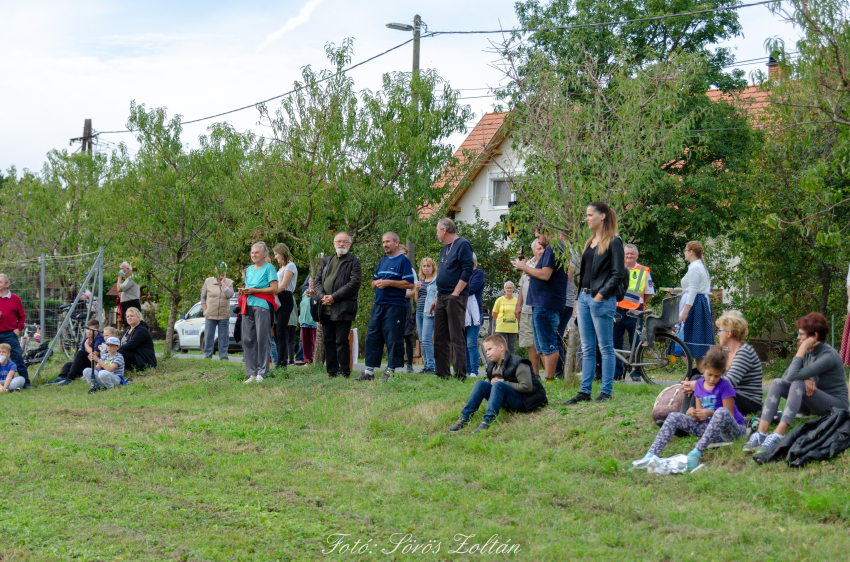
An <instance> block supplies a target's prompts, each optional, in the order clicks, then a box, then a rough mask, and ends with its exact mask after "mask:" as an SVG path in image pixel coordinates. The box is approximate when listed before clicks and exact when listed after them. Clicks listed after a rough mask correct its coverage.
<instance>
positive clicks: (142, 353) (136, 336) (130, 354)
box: [118, 307, 156, 371]
mask: <svg viewBox="0 0 850 562" xmlns="http://www.w3.org/2000/svg"><path fill="white" fill-rule="evenodd" d="M124 314H125V317H126V318H127V324H128V325H129V327H128V328H127V330H126V331H125V332H124V335H123V336H121V348H120V349H118V351H119V353H121V355H122V356H123V357H124V364H125V365H126V367H127V368H128V369H133V370H135V371H144V370H145V369H147V368H148V367H156V353H155V352H154V348H153V338H152V337H151V333H150V331H148V325H147V324H146V323H145V321H144V320H142V313H141V312H139V309H138V308H136V307H131V308H128V309H127V311H126V312H125V313H124Z"/></svg>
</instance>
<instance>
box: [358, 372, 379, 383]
mask: <svg viewBox="0 0 850 562" xmlns="http://www.w3.org/2000/svg"><path fill="white" fill-rule="evenodd" d="M354 380H356V381H373V380H375V375H373V374H372V373H370V372H368V371H363V372H362V373H360V376H359V377H357V378H356V379H354Z"/></svg>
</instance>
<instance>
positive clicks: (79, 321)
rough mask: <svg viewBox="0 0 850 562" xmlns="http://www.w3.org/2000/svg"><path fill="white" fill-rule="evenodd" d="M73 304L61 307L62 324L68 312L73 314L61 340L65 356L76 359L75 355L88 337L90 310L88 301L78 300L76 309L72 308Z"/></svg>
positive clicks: (93, 305) (93, 307)
mask: <svg viewBox="0 0 850 562" xmlns="http://www.w3.org/2000/svg"><path fill="white" fill-rule="evenodd" d="M71 306H72V305H71V304H65V305H62V306H60V307H59V311H60V313H61V314H60V316H59V318H60V321H59V323H60V325H61V323H62V320H63V319H64V317H65V316H67V315H68V314H70V315H71V320H70V321H69V322H68V325H67V326H66V327H65V331H64V332H63V333H62V339H61V341H60V342H59V343H60V344H61V345H62V352H63V353H64V354H65V357H67V358H68V359H70V360H72V361H73V359H74V355H75V354H76V353H77V350H78V349H80V346H81V345H82V344H83V339H84V338H85V337H86V314H87V312H88V303H86V302H78V303H77V307H76V308H75V309H74V310H71ZM95 306H96V305H95V304H94V303H93V304H92V313H93V312H94V310H96V308H95Z"/></svg>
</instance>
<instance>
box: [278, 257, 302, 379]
mask: <svg viewBox="0 0 850 562" xmlns="http://www.w3.org/2000/svg"><path fill="white" fill-rule="evenodd" d="M272 251H273V252H274V257H275V259H276V260H277V263H278V264H279V265H280V269H278V270H277V298H278V301H280V307H279V308H278V309H277V310H276V311H275V329H274V339H275V344H276V345H275V347H276V348H277V357H278V359H277V363H276V364H275V367H280V368H286V366H287V365H292V364H294V363H295V355H294V354H290V352H291V351H292V348H293V344H294V343H295V340H294V334H295V333H294V332H293V331H290V330H289V318H290V316H291V315H292V311H293V310H294V309H295V297H294V296H293V292H294V291H295V287H296V285H297V284H298V268H297V267H295V264H294V263H293V261H292V258H291V257H290V255H289V248H288V247H287V246H286V244H284V243H280V244H276V245H275V247H274V248H272Z"/></svg>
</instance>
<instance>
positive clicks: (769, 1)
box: [428, 0, 777, 36]
mask: <svg viewBox="0 0 850 562" xmlns="http://www.w3.org/2000/svg"><path fill="white" fill-rule="evenodd" d="M776 2H777V0H763V1H762V2H753V3H751V4H738V5H736V6H726V7H721V8H711V9H708V10H695V11H693V12H682V13H681V14H664V15H661V16H649V17H645V18H635V19H630V20H619V21H606V22H597V23H578V24H571V25H560V26H554V27H539V28H521V29H511V30H508V29H494V30H490V31H431V32H428V36H435V35H472V34H492V33H505V32H521V33H537V32H540V31H559V30H563V29H581V28H586V27H606V26H609V25H623V24H626V23H638V22H643V21H657V20H663V19H670V18H681V17H685V16H697V15H700V14H710V13H712V12H725V11H729V10H740V9H741V8H750V7H752V6H761V5H763V4H775V3H776Z"/></svg>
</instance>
